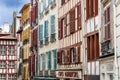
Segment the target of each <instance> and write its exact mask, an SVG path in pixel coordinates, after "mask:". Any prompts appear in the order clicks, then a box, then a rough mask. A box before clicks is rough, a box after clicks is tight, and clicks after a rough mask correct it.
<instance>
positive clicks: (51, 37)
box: [50, 34, 56, 42]
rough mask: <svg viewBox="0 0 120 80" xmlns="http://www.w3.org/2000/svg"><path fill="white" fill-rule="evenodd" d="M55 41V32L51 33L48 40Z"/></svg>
mask: <svg viewBox="0 0 120 80" xmlns="http://www.w3.org/2000/svg"><path fill="white" fill-rule="evenodd" d="M55 41H56V38H55V34H51V36H50V42H55Z"/></svg>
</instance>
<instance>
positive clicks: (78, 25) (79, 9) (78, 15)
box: [77, 3, 81, 30]
mask: <svg viewBox="0 0 120 80" xmlns="http://www.w3.org/2000/svg"><path fill="white" fill-rule="evenodd" d="M77 29H78V30H79V29H81V3H79V4H78V6H77Z"/></svg>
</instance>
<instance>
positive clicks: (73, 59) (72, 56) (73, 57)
mask: <svg viewBox="0 0 120 80" xmlns="http://www.w3.org/2000/svg"><path fill="white" fill-rule="evenodd" d="M70 52H71V62H72V63H75V59H76V55H75V54H76V51H75V48H71V49H70Z"/></svg>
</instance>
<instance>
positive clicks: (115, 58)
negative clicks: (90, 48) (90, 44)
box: [113, 0, 118, 80]
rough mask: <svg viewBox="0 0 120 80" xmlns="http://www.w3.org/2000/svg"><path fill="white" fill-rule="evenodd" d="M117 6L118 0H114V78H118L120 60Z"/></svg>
mask: <svg viewBox="0 0 120 80" xmlns="http://www.w3.org/2000/svg"><path fill="white" fill-rule="evenodd" d="M116 7H117V5H116V0H113V12H114V13H113V15H114V17H113V18H114V54H115V56H114V60H115V78H114V80H118V60H117V45H116V25H117V23H116V12H117V10H116Z"/></svg>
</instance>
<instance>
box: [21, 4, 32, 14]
mask: <svg viewBox="0 0 120 80" xmlns="http://www.w3.org/2000/svg"><path fill="white" fill-rule="evenodd" d="M28 6H30V3H26V4H25V5H24V6H23V7H22V9H21V10H20V12H19V13H21V12H22V11H23V10H24V9H25V8H26V7H28Z"/></svg>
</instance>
